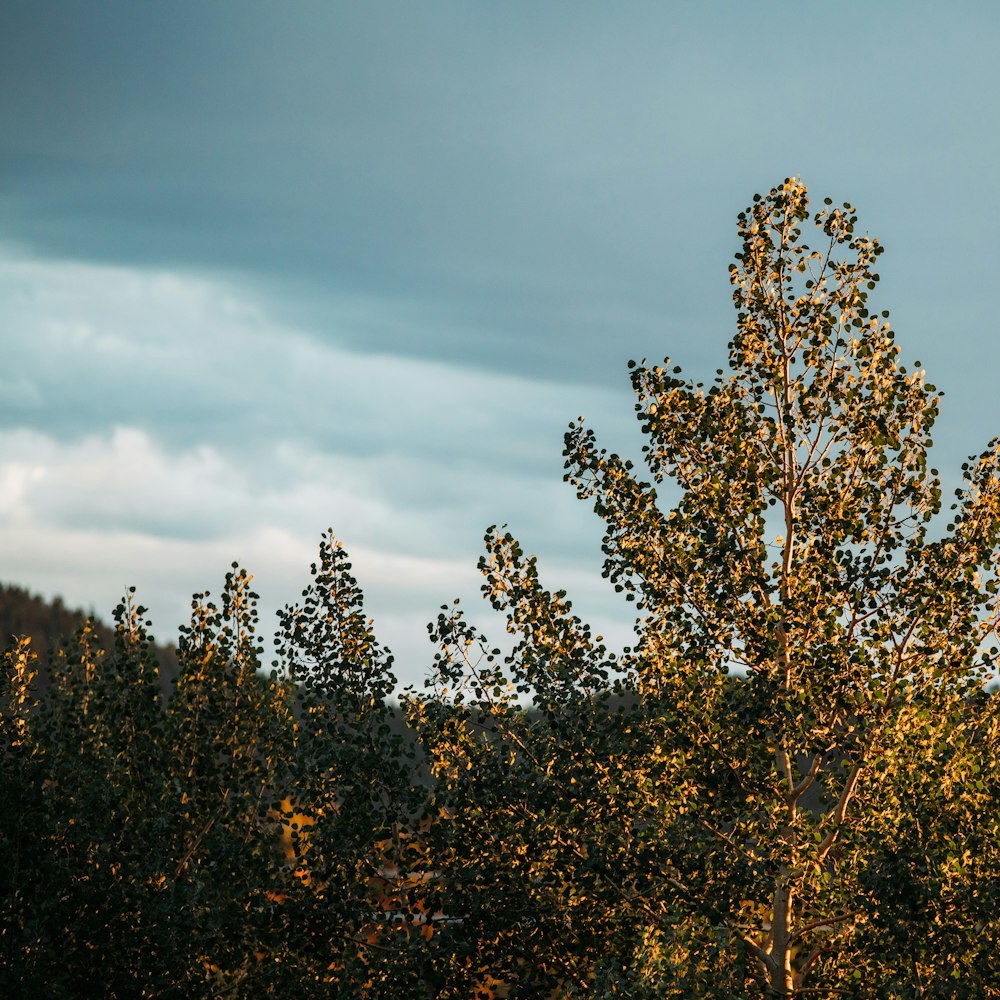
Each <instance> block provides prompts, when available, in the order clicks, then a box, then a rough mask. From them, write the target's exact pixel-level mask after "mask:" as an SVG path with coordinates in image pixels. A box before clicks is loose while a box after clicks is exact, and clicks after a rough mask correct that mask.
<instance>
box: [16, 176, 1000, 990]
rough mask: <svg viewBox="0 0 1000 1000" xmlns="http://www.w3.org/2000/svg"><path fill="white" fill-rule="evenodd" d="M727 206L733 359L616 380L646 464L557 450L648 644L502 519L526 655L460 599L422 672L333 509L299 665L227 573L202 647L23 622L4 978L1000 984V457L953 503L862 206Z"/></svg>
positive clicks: (498, 570) (510, 597)
mask: <svg viewBox="0 0 1000 1000" xmlns="http://www.w3.org/2000/svg"><path fill="white" fill-rule="evenodd" d="M737 228H738V236H739V241H740V245H739V252H738V253H737V254H736V257H735V260H734V261H733V263H732V264H731V265H730V269H729V273H730V279H731V284H732V295H733V302H734V306H735V313H736V332H735V334H734V335H733V337H732V340H731V341H730V343H729V349H728V359H727V367H725V368H720V369H719V370H718V371H717V372H716V374H715V376H714V377H713V378H712V379H710V380H709V381H707V382H700V381H693V380H691V379H689V378H687V377H686V376H685V375H684V373H683V372H681V370H680V368H679V367H677V366H675V365H672V364H671V362H670V361H669V359H666V360H664V361H663V362H660V363H656V364H650V363H647V362H646V361H644V360H643V361H638V362H630V363H629V371H630V378H631V384H632V388H633V390H634V393H635V411H636V416H637V418H638V420H639V422H640V424H641V427H642V431H643V434H644V437H645V442H646V443H645V445H644V448H643V454H642V463H641V464H642V466H644V469H643V471H642V472H641V473H640V471H639V470H638V464H639V463H636V464H633V462H632V461H631V460H629V459H627V458H625V457H621V456H619V455H617V454H613V453H609V452H608V451H606V450H605V449H603V448H601V446H600V444H599V442H598V440H597V436H596V435H595V433H594V432H593V431H592V430H591V429H590V428H589V427H588V426H587V425H586V424H585V423H584V422H582V421H577V422H575V423H573V424H570V426H569V430H568V432H567V434H566V439H565V450H564V460H565V478H566V480H567V481H568V483H569V484H570V486H571V488H573V489H574V490H575V491H576V493H577V495H578V496H579V498H580V499H581V500H582V501H584V502H587V503H589V504H591V505H592V506H593V509H594V511H595V512H596V514H597V515H598V516H599V518H600V519H601V521H602V522H603V525H604V538H603V542H602V551H603V553H604V557H605V564H604V575H605V576H606V578H607V580H608V581H609V584H610V588H611V589H612V590H613V591H614V592H616V593H617V594H618V595H619V597H620V598H621V599H622V600H625V601H628V602H631V603H632V604H633V606H634V607H635V610H636V624H635V633H634V639H633V644H632V645H631V646H629V647H626V648H625V649H623V650H611V649H609V648H607V646H606V644H605V642H604V640H603V638H602V637H601V636H600V635H597V634H595V633H594V631H593V630H592V629H591V628H590V626H588V625H587V624H586V623H585V622H583V621H581V620H580V618H579V617H578V616H577V615H576V614H575V613H574V611H573V607H572V604H571V601H570V600H569V598H568V596H567V594H566V593H565V592H564V591H561V590H549V589H546V587H545V586H544V585H543V583H542V580H541V576H540V572H539V568H538V565H537V563H536V560H535V559H534V558H533V557H532V556H530V555H528V554H527V553H525V551H524V550H523V549H522V548H521V545H520V544H519V542H518V540H517V539H516V538H515V537H514V536H513V535H512V534H511V533H510V532H509V531H508V530H507V529H506V528H505V527H502V526H501V527H496V526H495V527H492V528H490V529H489V530H488V531H487V532H486V536H485V545H484V552H483V555H482V557H481V559H480V563H479V568H480V570H481V572H482V579H483V583H482V591H483V595H484V597H485V598H486V601H487V602H488V604H489V605H490V606H491V608H492V610H493V612H494V613H495V614H496V615H497V616H499V617H500V620H501V621H503V622H504V623H505V625H506V628H507V631H508V632H509V633H510V636H511V637H512V647H511V649H510V650H509V651H508V652H505V653H502V652H501V651H500V650H498V649H496V648H494V647H493V646H491V644H490V642H489V641H488V640H487V639H486V638H485V636H484V635H483V634H482V633H481V632H480V630H479V629H478V628H477V627H476V625H475V624H474V621H473V619H474V615H472V614H471V613H470V612H468V611H467V609H466V608H464V607H463V606H461V605H460V604H458V603H457V602H456V603H455V604H453V605H448V606H445V607H443V608H441V609H440V613H439V614H438V616H437V618H436V620H435V621H434V622H433V623H432V624H431V625H430V626H429V629H430V634H431V638H432V640H433V641H434V643H435V648H436V650H437V652H436V654H435V657H434V662H433V664H432V665H431V667H430V670H429V674H428V679H427V681H426V685H425V686H424V687H423V688H421V689H418V688H414V687H411V688H408V689H406V690H405V691H402V692H400V691H399V690H398V686H397V683H396V679H395V677H394V675H393V669H392V668H393V660H392V655H391V653H390V652H389V651H388V650H387V649H386V648H385V647H383V646H382V645H381V644H380V642H379V641H378V639H377V637H376V635H375V632H374V626H373V622H372V619H371V618H369V617H368V609H366V607H365V605H364V600H363V594H362V591H361V588H360V586H359V583H358V581H357V580H356V579H355V577H354V575H353V572H352V566H351V562H350V558H349V556H348V552H347V549H346V548H345V547H344V546H343V545H342V544H341V542H340V541H338V539H337V538H336V537H335V536H334V534H333V532H332V531H331V532H327V533H325V534H324V535H323V536H322V538H321V539H320V544H319V553H318V556H317V560H316V562H315V564H314V565H313V566H312V569H311V583H310V585H309V586H308V587H307V589H306V590H305V591H304V592H303V593H302V595H301V597H300V598H299V599H298V600H297V601H296V602H294V603H291V604H289V605H288V606H287V607H285V608H284V610H283V611H281V612H280V613H279V616H278V630H277V635H276V640H275V649H276V650H277V653H276V659H275V660H274V662H273V663H272V662H267V658H266V656H265V642H264V638H263V632H262V628H261V626H260V623H259V621H258V616H257V610H256V595H255V594H254V592H253V590H252V579H251V576H250V574H249V573H248V572H247V571H246V570H245V569H242V568H240V567H239V566H237V565H235V564H234V565H233V566H232V568H231V570H230V571H229V572H228V573H227V574H226V576H225V581H224V584H223V586H222V588H221V590H220V592H219V594H218V595H216V596H214V597H213V596H212V595H211V594H210V593H207V592H206V593H201V594H196V595H194V597H193V599H192V605H191V617H190V621H189V622H188V623H186V624H185V625H184V626H183V627H182V628H181V634H180V640H179V642H178V644H177V647H176V649H172V648H170V649H168V648H164V647H159V646H156V645H155V643H154V641H153V639H152V623H151V622H150V621H149V620H148V618H147V612H146V610H145V609H144V608H143V607H142V605H141V604H140V603H139V598H138V597H137V596H136V595H135V594H134V593H133V592H129V593H128V594H126V595H125V596H124V599H123V601H122V603H121V604H120V605H119V607H118V608H117V609H116V610H115V612H114V616H113V618H114V621H113V626H112V627H110V628H104V627H102V626H101V625H100V624H99V623H98V622H96V621H95V620H93V619H87V620H84V621H83V622H82V623H79V624H76V623H75V620H73V621H72V622H69V623H68V624H67V620H66V619H65V616H64V617H63V618H59V616H58V615H57V616H56V618H57V619H58V621H59V623H60V624H59V625H58V631H63V632H66V631H67V630H68V628H69V627H70V626H72V628H73V629H74V630H73V631H72V632H71V634H69V635H67V636H66V638H65V639H64V640H63V641H61V642H60V641H57V640H56V638H55V634H54V632H53V630H52V628H50V626H49V625H45V624H43V623H42V622H41V619H40V618H39V619H38V621H39V624H37V625H36V624H34V622H35V619H32V618H31V616H30V615H27V614H25V615H22V617H21V618H17V617H16V616H14V617H10V618H8V619H6V620H5V624H4V627H5V628H9V629H10V630H11V631H13V632H15V633H16V634H15V635H14V636H13V637H12V638H11V640H10V642H9V643H8V645H7V648H6V652H5V653H4V656H3V669H2V671H0V803H2V808H0V858H2V859H3V862H2V864H0V995H2V996H10V997H20V996H45V997H52V998H59V1000H61V998H66V1000H69V998H82V997H92V996H106V997H114V998H133V997H134V998H140V997H142V998H153V997H157V998H161V997H162V998H170V997H177V998H189V997H194V998H198V997H204V998H208V997H242V996H265V997H267V996H270V997H288V998H292V997H295V998H309V997H341V996H343V997H358V998H376V997H389V996H403V997H414V998H421V997H425V998H445V1000H469V998H474V997H529V998H553V1000H556V998H566V1000H569V998H584V997H586V998H596V1000H604V998H630V1000H653V998H668V997H676V998H682V997H684V998H765V1000H777V998H803V1000H804V998H827V997H828V998H837V997H857V998H867V997H872V998H885V1000H889V998H893V1000H909V998H929V997H940V998H946V997H947V998H954V997H991V996H1000V954H998V945H1000V931H998V925H997V920H996V913H997V911H998V907H1000V884H998V875H997V873H998V871H1000V805H998V803H1000V776H998V771H997V766H996V761H997V750H998V748H1000V714H998V706H1000V701H998V699H997V697H996V696H995V695H993V694H991V693H989V692H990V690H991V688H990V687H989V682H990V679H991V678H992V677H993V676H994V674H995V671H996V662H995V658H996V655H997V643H996V626H997V621H998V615H1000V605H998V583H997V567H998V543H1000V441H998V440H997V439H993V440H992V441H990V442H988V443H987V444H985V445H984V446H983V447H982V450H981V451H979V452H978V453H977V454H975V455H974V456H973V457H972V458H970V459H969V461H968V462H967V463H966V464H965V466H964V467H963V469H962V474H963V481H962V486H961V487H960V488H959V489H958V490H957V492H956V495H955V497H954V502H952V501H951V500H949V501H948V502H947V503H946V502H945V501H944V499H943V497H942V489H941V477H940V475H939V473H938V471H937V470H936V469H935V468H933V467H932V466H931V464H930V448H931V446H932V443H933V442H932V429H933V424H934V421H935V418H936V416H937V414H938V408H939V405H940V403H941V393H939V392H938V391H937V389H936V388H935V386H934V385H933V384H931V383H930V382H928V381H927V379H926V377H925V374H924V372H923V371H922V370H921V369H920V367H919V363H918V364H916V365H909V366H908V362H907V361H906V359H904V357H903V354H902V352H901V350H900V348H899V347H898V346H897V343H896V339H895V335H894V333H893V331H892V329H891V327H890V324H889V322H888V316H889V314H888V311H879V310H877V309H876V308H875V306H874V304H873V303H872V301H871V293H872V292H873V291H874V289H875V288H876V285H877V282H878V280H879V276H878V273H877V263H878V258H879V257H880V256H881V254H882V252H883V246H882V245H881V244H880V243H879V241H878V240H877V239H875V238H874V237H871V236H869V235H867V234H865V233H863V232H862V231H861V230H860V228H859V227H858V220H857V214H856V212H855V210H854V209H853V207H852V206H851V205H850V204H843V205H840V206H835V205H834V204H833V203H832V202H831V200H830V199H826V200H825V201H824V203H823V204H822V205H821V206H819V207H818V208H816V209H811V208H810V205H809V199H808V195H807V191H806V189H805V187H804V186H803V185H802V184H801V182H800V181H799V180H798V179H796V178H789V179H786V180H784V181H783V182H782V183H781V184H778V185H776V186H775V187H774V188H772V189H771V190H770V191H769V192H768V193H766V194H764V195H758V196H756V197H755V198H754V200H753V202H752V204H751V205H750V206H749V207H748V208H747V209H746V210H745V211H744V212H741V213H740V214H739V216H738V222H737ZM807 241H808V242H807ZM664 484H666V485H669V487H670V489H671V490H672V491H673V492H672V493H671V495H673V494H674V493H676V494H677V495H678V496H679V497H680V499H679V501H678V502H677V503H676V504H675V505H673V506H672V507H669V508H668V507H667V506H666V505H665V504H664V502H663V500H662V499H661V498H659V497H658V493H657V490H658V488H659V489H660V490H661V492H662V491H664ZM5 593H6V594H7V596H8V597H10V595H11V593H13V592H11V591H6V592H5ZM18 600H19V601H20V604H19V606H21V605H23V606H25V607H27V606H28V605H29V604H30V601H26V600H25V595H24V594H23V592H22V593H21V596H20V598H19V599H18ZM14 603H17V602H14ZM37 610H38V609H37V608H36V611H37ZM62 610H65V609H62ZM61 613H62V611H60V614H61ZM7 622H10V624H9V625H8V624H7ZM5 638H6V636H5Z"/></svg>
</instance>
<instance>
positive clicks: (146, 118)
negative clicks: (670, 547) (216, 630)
mask: <svg viewBox="0 0 1000 1000" xmlns="http://www.w3.org/2000/svg"><path fill="white" fill-rule="evenodd" d="M998 43H1000V7H997V6H996V5H995V4H992V3H985V2H984V3H963V2H961V0H958V2H954V3H951V4H948V5H944V4H940V3H934V4H930V3H921V2H917V0H906V2H903V0H900V2H891V0H883V2H879V3H870V2H867V3H856V2H841V3H838V4H812V3H810V4H797V5H789V4H779V3H770V2H761V3H756V4H748V3H746V2H740V3H735V2H714V0H706V2H704V3H698V4H695V3H668V2H657V3H641V2H639V3H622V4H607V3H598V2H592V0H575V2H573V3H555V2H553V3H538V2H532V3H528V2H519V0H508V2H505V3H503V4H497V3H484V2H475V0H466V2H462V3H458V2H454V3H452V2H436V0H429V2H426V3H420V4H415V3H410V2H396V3H388V2H383V0H366V2H364V3H337V2H322V3H320V2H315V3H312V2H301V0H293V2H289V3H283V4H277V3H273V2H264V0H239V2H235V0H216V2H213V3H211V4H205V3H202V2H197V0H174V2H171V3H156V4H153V3H148V4H147V3H135V2H134V0H119V2H115V0H105V2H102V3H100V4H94V3H92V2H89V0H88V2H82V0H60V2H59V3H58V4H56V3H43V2H21V0H10V2H8V3H5V4H2V5H0V359H2V361H0V580H3V581H5V582H8V583H17V584H20V585H22V586H26V587H28V588H29V589H31V590H32V591H33V592H36V593H40V594H42V595H44V596H46V597H53V596H55V595H57V594H58V595H61V596H62V597H63V598H64V599H65V600H67V601H68V602H69V603H70V604H73V605H80V606H83V607H85V608H87V609H88V610H93V611H95V612H96V613H98V614H99V615H101V616H102V617H104V618H109V617H110V611H111V609H112V608H113V606H114V605H115V603H116V602H117V600H118V598H119V597H120V596H121V595H122V594H123V593H124V591H125V590H126V588H127V587H129V586H135V587H136V588H137V590H138V595H139V597H140V599H141V600H142V601H143V603H144V604H146V605H147V606H148V607H149V608H150V611H151V615H152V618H153V621H154V632H155V633H156V634H157V636H158V637H161V638H163V639H170V638H172V637H174V636H175V635H176V632H177V628H178V626H179V625H180V624H182V623H183V622H184V621H185V619H186V617H187V614H188V609H189V606H190V597H191V595H192V593H194V592H196V591H203V590H211V591H212V592H213V593H218V590H219V588H220V586H221V584H222V580H223V578H224V576H225V573H226V571H227V569H228V568H229V566H230V564H231V563H232V562H233V561H238V562H239V563H240V564H241V565H243V566H246V567H247V568H248V569H249V570H250V571H251V572H252V573H253V574H254V583H255V585H256V587H257V590H258V592H259V593H260V595H261V616H262V620H263V629H264V632H265V633H269V632H270V631H272V629H273V622H274V617H273V616H274V611H275V609H276V608H278V607H280V606H282V605H284V604H286V603H289V602H294V601H295V600H296V599H297V598H298V596H299V594H300V592H301V590H302V588H303V587H304V586H306V585H307V583H308V581H309V566H310V563H311V562H312V561H313V560H314V559H315V558H316V552H317V547H318V544H319V540H320V536H321V533H322V532H323V531H324V530H325V529H327V528H332V529H333V531H334V532H335V533H336V535H337V537H338V538H340V539H341V540H342V541H343V543H344V545H345V547H346V548H347V549H348V551H349V553H350V554H351V557H352V561H353V565H354V571H355V574H356V576H357V577H358V579H359V582H360V583H361V585H362V587H363V588H364V590H365V594H366V599H367V605H366V606H367V609H368V612H369V613H370V614H371V616H372V617H373V618H374V619H375V625H376V630H377V632H378V634H379V636H380V638H381V639H382V641H383V642H384V643H385V644H387V645H388V646H390V647H391V648H392V650H393V651H394V652H395V654H396V657H397V661H396V672H397V674H398V676H399V678H400V681H401V682H402V683H404V684H409V683H413V684H418V685H419V684H420V682H421V679H422V678H423V677H424V676H425V675H426V674H427V672H428V668H429V666H430V664H431V662H432V657H433V649H432V647H431V646H430V644H429V642H428V639H427V633H426V623H427V622H428V621H430V620H432V619H433V618H434V617H435V616H436V614H437V610H438V608H439V606H440V605H442V604H443V603H446V602H450V601H451V600H452V599H453V598H454V597H461V598H462V599H463V603H465V604H466V605H467V607H468V611H469V613H470V615H471V616H472V617H473V619H474V620H476V621H477V622H479V623H480V624H481V625H482V626H483V627H484V629H486V630H487V632H489V633H490V634H491V635H496V636H499V635H500V634H502V622H501V621H498V620H497V618H496V617H495V616H494V615H493V613H492V612H491V611H490V610H489V608H488V607H487V606H486V605H485V604H484V603H483V602H482V601H481V599H480V598H479V594H478V588H479V578H478V574H477V571H476V562H477V559H478V557H479V554H480V552H481V551H482V538H483V533H484V531H485V530H486V528H488V527H489V526H490V525H492V524H495V523H506V524H508V525H509V526H510V530H511V531H512V532H513V533H514V534H515V535H516V536H517V537H518V538H519V539H520V540H521V543H522V545H523V547H524V548H525V549H526V550H528V551H529V552H535V553H537V554H538V556H539V568H540V574H541V578H542V582H543V583H544V584H546V585H547V586H549V587H550V588H552V589H560V588H565V589H566V590H567V591H568V592H569V596H570V597H571V598H573V599H574V601H575V605H576V608H577V609H578V610H579V611H580V612H581V614H582V615H583V616H584V617H585V618H588V619H589V620H590V621H591V622H592V623H593V624H594V625H595V627H596V628H597V629H598V630H599V631H602V632H603V633H604V634H605V635H606V636H608V638H609V639H610V640H611V643H612V645H615V644H619V645H620V644H624V643H627V642H628V636H629V633H630V630H631V623H632V617H633V612H632V610H631V607H630V606H629V605H627V604H625V603H624V602H622V601H620V600H619V599H618V598H617V597H616V595H615V594H614V593H613V590H612V588H611V587H610V585H608V584H607V583H606V582H605V581H604V580H602V579H601V575H600V566H601V552H600V544H601V535H602V530H601V525H600V522H599V521H598V519H597V518H596V516H595V515H594V514H593V512H592V511H590V510H589V509H588V508H587V507H586V505H585V504H584V503H582V502H581V501H578V500H577V499H576V497H575V495H574V493H573V490H572V488H571V487H570V486H568V485H567V484H565V483H564V482H563V481H562V474H563V467H562V456H561V451H562V436H563V433H564V432H565V429H566V426H567V424H568V422H569V421H570V420H573V419H575V418H576V417H577V416H579V415H584V416H585V417H586V419H587V422H588V424H589V425H590V426H592V427H593V428H594V429H595V430H596V432H597V433H598V436H599V438H600V440H601V442H602V443H603V444H605V445H606V446H608V447H609V448H611V449H613V450H617V451H619V452H621V453H623V454H628V455H632V456H634V457H635V458H638V457H639V449H640V448H641V443H642V442H641V437H640V435H639V433H638V428H637V425H636V421H635V419H634V413H633V409H632V404H633V399H632V397H631V390H630V388H629V382H628V377H627V368H626V363H627V361H628V360H629V359H630V358H636V359H639V358H643V357H647V358H650V359H660V358H663V357H664V356H667V355H669V356H670V357H671V358H672V359H673V360H674V361H675V362H677V363H679V364H681V365H682V366H683V368H684V370H685V372H686V373H687V374H688V375H689V376H691V377H693V378H695V379H696V380H697V379H701V378H704V379H709V378H711V377H712V376H713V374H714V371H715V369H716V368H718V367H722V366H723V365H724V364H725V357H726V345H727V343H728V341H729V339H730V337H731V336H732V334H733V332H734V328H735V316H734V312H733V308H732V300H731V292H730V287H729V281H728V273H727V267H728V264H729V262H730V261H731V260H732V257H733V254H734V253H735V252H737V250H738V248H739V247H738V242H737V238H736V229H735V221H736V215H737V213H738V212H739V211H741V210H742V209H743V208H744V207H746V205H747V204H748V203H749V202H750V201H751V199H752V196H753V194H754V193H755V192H758V191H767V190H768V189H769V188H770V187H771V186H773V185H774V184H775V183H777V182H780V181H781V180H782V179H783V178H785V177H786V176H791V175H798V176H800V177H801V178H802V180H803V181H804V182H805V184H806V185H807V186H808V188H809V190H810V194H811V196H812V197H813V198H814V201H815V202H820V201H821V200H822V198H823V197H825V196H827V195H829V196H830V197H832V198H833V199H834V200H835V201H837V202H841V201H850V202H851V203H852V204H854V205H856V206H857V208H858V211H859V216H860V225H861V227H862V228H864V229H867V230H868V231H870V232H871V233H872V234H874V235H876V236H878V238H879V239H880V240H881V241H882V242H883V243H884V244H885V245H886V247H887V252H886V254H885V255H884V256H883V257H882V258H881V259H880V262H879V271H880V273H881V275H882V282H881V285H880V288H879V290H878V292H877V293H876V297H875V304H876V306H877V308H879V309H881V308H889V309H891V311H892V316H893V325H894V328H895V330H896V331H897V337H898V341H899V343H900V344H901V346H902V347H903V350H904V355H905V356H906V358H907V359H908V360H910V361H914V360H916V359H919V360H920V361H921V362H922V364H923V366H924V367H926V369H927V371H928V376H929V378H930V379H931V380H932V381H933V382H934V383H935V384H937V385H938V386H939V387H940V388H942V389H944V390H945V392H946V397H945V400H944V404H943V415H942V418H941V420H940V423H939V429H938V432H937V434H936V436H935V437H936V442H937V451H936V456H935V457H936V463H935V464H937V465H938V466H939V467H940V468H941V470H942V473H943V474H944V479H945V482H946V484H947V483H951V482H954V483H955V484H957V477H958V467H959V465H960V463H961V462H962V460H963V459H964V458H965V456H966V455H968V454H970V453H973V452H978V451H979V450H981V448H982V447H983V446H984V444H985V443H986V441H987V440H988V439H989V438H990V437H992V436H993V434H995V433H997V432H1000V397H998V394H997V392H996V388H995V387H996V378H997V375H996V372H997V357H998V350H997V347H996V345H997V329H996V326H997V324H996V320H995V314H996V311H997V310H996V295H997V291H996V290H997V280H996V274H997V271H998V264H1000V249H998V243H997V237H996V227H997V222H998V220H1000V185H998V184H997V163H998V162H1000V63H998V62H997V59H996V51H997V48H998ZM666 496H667V499H668V500H669V491H667V494H666Z"/></svg>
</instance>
